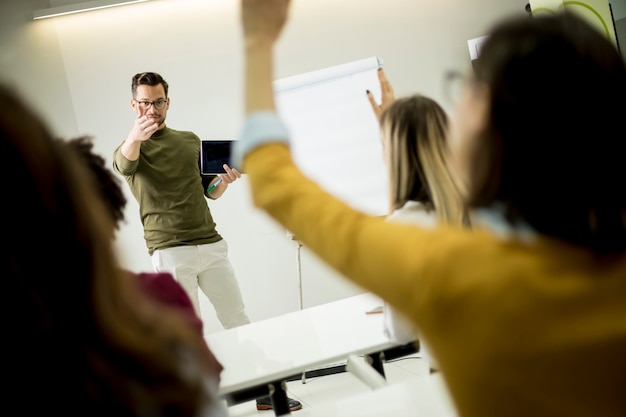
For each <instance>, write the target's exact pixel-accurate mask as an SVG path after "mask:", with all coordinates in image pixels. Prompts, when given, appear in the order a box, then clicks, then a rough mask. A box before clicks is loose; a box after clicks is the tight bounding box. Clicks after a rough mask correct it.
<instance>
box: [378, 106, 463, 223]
mask: <svg viewBox="0 0 626 417" xmlns="http://www.w3.org/2000/svg"><path fill="white" fill-rule="evenodd" d="M380 126H381V132H382V135H383V148H384V152H385V159H386V163H387V167H388V170H389V182H390V187H389V189H390V196H389V199H390V201H389V206H390V211H393V210H397V209H399V208H401V207H402V206H404V204H405V203H406V202H407V201H419V202H421V203H422V204H424V205H425V206H426V207H427V208H429V209H432V210H435V213H436V216H437V219H438V221H439V222H440V223H443V224H463V223H466V215H465V210H464V208H463V207H464V206H463V202H462V198H461V190H460V184H459V183H458V181H456V179H455V178H454V177H453V175H452V174H451V171H450V168H449V148H448V144H447V140H446V137H447V133H448V132H447V131H448V117H447V115H446V113H445V111H444V110H443V109H442V108H441V106H440V105H439V104H438V103H437V102H436V101H434V100H432V99H430V98H428V97H425V96H422V95H419V94H416V95H412V96H409V97H403V98H400V99H397V100H395V101H394V102H393V103H392V104H391V105H390V106H389V107H388V108H386V109H385V111H384V112H383V113H382V114H381V117H380Z"/></svg>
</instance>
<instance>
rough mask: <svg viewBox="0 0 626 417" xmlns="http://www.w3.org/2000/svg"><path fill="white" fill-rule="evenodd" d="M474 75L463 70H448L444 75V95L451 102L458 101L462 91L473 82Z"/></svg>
mask: <svg viewBox="0 0 626 417" xmlns="http://www.w3.org/2000/svg"><path fill="white" fill-rule="evenodd" d="M472 81H473V79H472V77H470V76H468V75H467V74H466V73H463V72H461V71H454V70H450V71H446V73H445V75H444V86H443V89H444V95H445V98H446V100H448V101H449V102H450V103H456V102H457V101H458V99H459V97H460V96H461V93H462V91H463V90H464V89H465V88H466V87H467V86H468V85H470V84H471V83H472Z"/></svg>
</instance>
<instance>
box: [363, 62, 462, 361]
mask: <svg viewBox="0 0 626 417" xmlns="http://www.w3.org/2000/svg"><path fill="white" fill-rule="evenodd" d="M378 79H379V81H380V87H381V104H380V105H379V104H377V103H376V100H375V99H374V97H373V95H372V93H371V92H370V91H367V97H368V99H369V102H370V104H371V105H372V110H373V111H374V114H375V115H376V117H377V118H378V121H379V123H380V130H381V137H382V143H383V152H384V157H385V162H386V165H387V168H388V177H389V190H390V193H389V207H390V214H389V215H388V217H387V220H388V221H395V222H403V223H412V224H417V225H419V226H422V227H434V226H435V225H436V224H437V223H440V224H454V225H461V224H467V221H466V217H467V216H466V215H465V210H464V209H463V201H462V197H461V192H460V189H459V188H460V187H459V184H458V181H457V180H456V179H455V178H454V176H453V174H452V172H451V170H450V167H449V165H450V161H449V159H450V150H449V147H448V142H447V134H448V116H447V114H446V112H445V111H444V110H443V108H442V107H441V106H440V105H439V103H437V102H436V101H435V100H433V99H431V98H430V97H427V96H424V95H421V94H414V95H411V96H407V97H402V98H399V99H396V98H395V94H394V91H393V88H392V86H391V83H390V82H389V80H388V79H387V76H386V74H385V72H384V70H383V69H380V70H379V71H378ZM383 312H384V315H385V317H384V326H385V327H384V330H385V333H386V334H387V335H388V336H389V337H390V338H391V339H394V340H396V341H397V342H399V343H403V344H408V343H413V342H415V341H416V340H417V331H416V329H415V327H414V326H413V325H412V324H411V323H410V321H409V320H408V319H407V318H406V317H404V316H403V315H402V314H400V313H399V312H398V311H396V310H395V309H394V308H393V307H392V306H391V305H390V304H389V303H385V306H384V309H383ZM419 348H420V351H421V352H422V354H423V357H424V358H425V359H426V360H427V361H428V362H430V363H429V366H430V368H431V369H433V368H435V366H434V365H433V364H432V362H431V361H430V359H429V357H430V356H431V355H429V354H428V353H427V352H426V349H425V346H424V342H423V341H422V342H421V343H420V344H419Z"/></svg>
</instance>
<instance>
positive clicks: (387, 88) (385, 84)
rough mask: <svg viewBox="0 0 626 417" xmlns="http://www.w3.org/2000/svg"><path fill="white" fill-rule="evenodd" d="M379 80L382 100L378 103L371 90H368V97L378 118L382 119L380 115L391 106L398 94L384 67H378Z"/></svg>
mask: <svg viewBox="0 0 626 417" xmlns="http://www.w3.org/2000/svg"><path fill="white" fill-rule="evenodd" d="M378 81H379V82H380V92H381V102H380V104H378V103H376V99H375V98H374V95H373V94H372V92H371V91H369V90H368V91H367V98H368V99H369V102H370V104H371V105H372V110H373V111H374V114H375V115H376V119H377V120H378V121H380V115H381V114H382V112H383V111H384V110H385V109H386V108H387V107H389V105H390V104H391V103H393V102H394V101H395V99H396V95H395V94H394V92H393V87H392V86H391V83H390V82H389V80H388V79H387V76H386V75H385V71H384V70H383V69H382V68H379V69H378Z"/></svg>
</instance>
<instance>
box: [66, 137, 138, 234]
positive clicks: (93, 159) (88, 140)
mask: <svg viewBox="0 0 626 417" xmlns="http://www.w3.org/2000/svg"><path fill="white" fill-rule="evenodd" d="M67 144H68V145H69V146H70V147H71V148H73V149H74V150H75V151H76V152H77V153H78V155H79V156H80V157H81V159H82V160H83V161H84V162H85V163H86V164H87V166H88V168H89V170H90V171H91V172H92V173H93V175H94V176H95V181H96V184H95V185H96V187H98V189H99V192H100V194H101V195H102V196H103V197H104V204H105V206H106V207H107V209H108V210H109V212H110V213H111V216H112V218H113V220H114V222H115V227H116V228H117V229H119V227H120V223H121V222H122V221H124V208H125V207H126V196H125V195H124V191H123V190H122V187H121V186H120V182H121V180H120V179H119V178H118V177H117V176H116V175H115V174H114V173H113V171H112V170H110V169H108V168H107V165H106V161H105V159H104V158H103V157H102V156H100V155H98V154H97V153H95V152H94V151H93V138H92V137H91V136H79V137H76V138H72V139H70V140H68V141H67Z"/></svg>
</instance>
